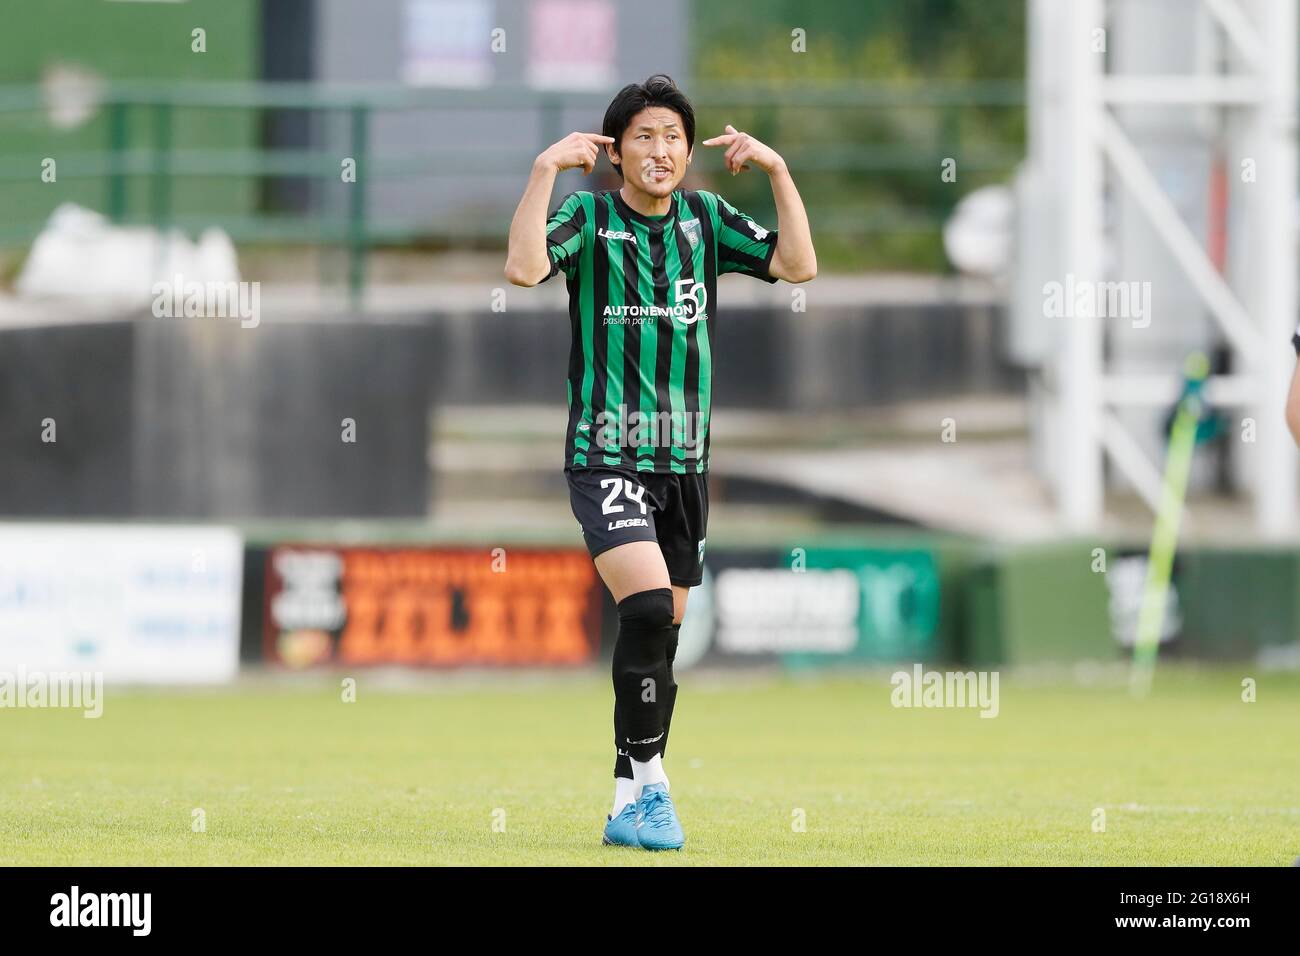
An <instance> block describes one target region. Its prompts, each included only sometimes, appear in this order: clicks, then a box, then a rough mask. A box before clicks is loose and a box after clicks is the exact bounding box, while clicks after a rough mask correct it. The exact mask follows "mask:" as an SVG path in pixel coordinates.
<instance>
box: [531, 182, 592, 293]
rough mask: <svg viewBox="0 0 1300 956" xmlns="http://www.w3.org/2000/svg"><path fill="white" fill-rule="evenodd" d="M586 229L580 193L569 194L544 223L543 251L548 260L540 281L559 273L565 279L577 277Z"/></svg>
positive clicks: (584, 210)
mask: <svg viewBox="0 0 1300 956" xmlns="http://www.w3.org/2000/svg"><path fill="white" fill-rule="evenodd" d="M586 226H587V209H586V206H585V205H583V202H582V194H581V193H570V194H569V195H568V196H566V197H565V198H564V202H562V203H560V208H559V209H557V210H555V212H554V213H552V214H551V218H550V219H548V220H547V222H546V251H547V254H548V255H550V257H551V271H550V272H549V273H547V275H546V276H545V278H543V279H542V281H543V282H545V281H546V280H547V279H550V278H552V277H553V276H556V275H558V274H559V273H561V272H563V273H564V275H565V278H567V279H572V278H573V277H574V276H575V275H577V272H578V259H579V256H580V255H581V253H582V244H583V242H584V241H585V239H584V237H585V236H586V233H587V229H586Z"/></svg>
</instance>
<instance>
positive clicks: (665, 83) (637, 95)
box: [600, 73, 695, 179]
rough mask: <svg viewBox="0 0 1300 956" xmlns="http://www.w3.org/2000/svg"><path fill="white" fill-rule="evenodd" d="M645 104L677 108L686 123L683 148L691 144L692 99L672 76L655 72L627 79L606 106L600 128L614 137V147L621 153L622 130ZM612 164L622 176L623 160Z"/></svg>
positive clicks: (692, 125)
mask: <svg viewBox="0 0 1300 956" xmlns="http://www.w3.org/2000/svg"><path fill="white" fill-rule="evenodd" d="M647 106H662V107H665V108H667V109H670V110H673V111H674V112H676V113H677V115H678V116H680V117H681V118H682V125H683V126H684V127H686V149H687V150H690V149H693V148H694V146H695V107H693V106H691V101H690V100H688V99H687V98H686V94H685V93H683V92H682V91H681V90H679V89H678V88H677V84H676V83H674V82H673V78H672V77H671V76H668V75H667V74H664V73H656V74H655V75H654V76H652V77H650V79H648V80H646V81H645V82H644V83H629V84H628V85H627V86H625V87H623V88H622V89H621V90H619V91H618V95H617V96H615V97H614V100H613V102H612V103H610V104H609V109H607V110H605V122H604V123H603V124H602V125H601V129H600V132H601V134H602V135H604V136H610V137H613V139H614V144H613V145H614V149H615V150H617V151H619V152H620V154H621V152H622V148H623V134H624V133H625V132H627V127H628V124H630V123H631V122H632V117H633V116H636V114H637V113H640V112H641V111H642V110H643V109H645V108H646V107H647ZM612 165H613V167H614V168H615V169H617V170H618V176H619V178H620V179H622V178H623V165H622V163H613V164H612Z"/></svg>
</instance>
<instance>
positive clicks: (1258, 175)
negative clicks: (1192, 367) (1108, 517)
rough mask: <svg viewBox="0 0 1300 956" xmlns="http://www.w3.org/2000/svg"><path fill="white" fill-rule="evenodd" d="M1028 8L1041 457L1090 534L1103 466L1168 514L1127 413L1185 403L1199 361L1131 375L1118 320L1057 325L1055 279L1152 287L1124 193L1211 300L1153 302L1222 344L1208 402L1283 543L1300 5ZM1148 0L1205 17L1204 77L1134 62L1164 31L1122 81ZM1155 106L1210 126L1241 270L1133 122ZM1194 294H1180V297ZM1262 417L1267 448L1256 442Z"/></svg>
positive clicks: (1186, 277)
mask: <svg viewBox="0 0 1300 956" xmlns="http://www.w3.org/2000/svg"><path fill="white" fill-rule="evenodd" d="M1028 2H1029V44H1030V48H1029V158H1028V161H1027V164H1026V170H1025V171H1024V172H1023V173H1022V179H1021V183H1020V195H1021V198H1022V205H1023V206H1024V207H1025V208H1024V209H1023V210H1022V214H1021V220H1022V228H1021V235H1020V238H1021V253H1020V256H1019V259H1020V276H1019V280H1018V290H1017V301H1016V304H1015V309H1014V311H1015V316H1014V317H1013V328H1012V341H1013V346H1012V347H1013V349H1018V351H1019V353H1020V354H1019V357H1021V358H1022V359H1029V360H1031V361H1041V362H1042V372H1043V374H1042V379H1041V392H1042V399H1043V400H1042V402H1041V404H1040V408H1039V412H1040V414H1041V415H1042V420H1041V422H1040V429H1039V430H1040V438H1041V440H1040V446H1042V447H1040V448H1039V449H1038V452H1039V456H1040V461H1041V462H1042V463H1043V465H1044V466H1045V468H1046V470H1047V471H1048V473H1049V475H1050V478H1051V483H1052V485H1053V486H1054V488H1055V490H1056V493H1057V501H1058V504H1059V509H1060V513H1061V517H1062V519H1063V521H1064V523H1065V524H1066V525H1067V526H1068V527H1069V528H1070V529H1072V530H1074V531H1079V532H1084V531H1089V530H1093V529H1095V528H1096V527H1097V525H1098V523H1099V521H1100V519H1101V517H1102V514H1103V507H1104V495H1105V489H1104V481H1103V474H1104V472H1103V467H1102V463H1103V456H1104V455H1108V456H1109V458H1110V460H1111V462H1112V463H1113V465H1114V467H1115V469H1116V471H1117V473H1118V474H1119V475H1121V476H1122V477H1123V478H1124V479H1126V480H1127V481H1128V482H1129V483H1131V484H1132V486H1133V487H1134V488H1135V490H1136V491H1137V492H1138V493H1139V494H1140V495H1141V496H1142V497H1143V498H1144V499H1145V500H1146V501H1147V502H1148V503H1149V504H1151V505H1152V507H1153V508H1154V506H1155V504H1156V502H1157V501H1158V499H1159V494H1160V471H1161V462H1160V460H1159V458H1158V457H1155V456H1153V455H1152V453H1151V449H1150V447H1147V448H1144V447H1143V443H1142V442H1141V441H1139V440H1138V439H1136V438H1135V437H1134V435H1133V434H1132V431H1131V429H1129V428H1127V427H1126V425H1125V422H1124V420H1123V419H1124V416H1125V414H1127V413H1129V412H1132V411H1133V410H1136V409H1147V410H1148V412H1149V413H1153V412H1154V410H1156V409H1166V408H1168V407H1170V406H1172V404H1173V403H1174V402H1175V401H1176V399H1177V396H1178V393H1179V389H1180V386H1181V372H1182V369H1181V365H1182V362H1181V359H1182V357H1183V355H1182V354H1179V353H1180V351H1183V350H1181V349H1179V348H1177V347H1167V348H1165V353H1166V354H1165V355H1164V356H1163V358H1166V359H1167V360H1168V361H1167V362H1165V363H1162V364H1161V365H1160V367H1159V370H1158V371H1151V370H1150V369H1148V370H1146V371H1141V370H1137V369H1135V368H1134V367H1132V366H1131V365H1130V366H1129V367H1124V366H1123V365H1122V364H1117V363H1116V362H1115V352H1116V349H1115V348H1114V347H1113V343H1114V340H1115V327H1114V326H1111V327H1109V328H1108V327H1107V324H1106V323H1113V322H1115V319H1114V318H1113V317H1110V316H1099V317H1086V316H1079V315H1074V316H1072V317H1070V318H1046V317H1045V311H1044V308H1043V301H1044V295H1045V293H1044V290H1043V280H1044V278H1045V277H1052V278H1054V279H1055V280H1056V281H1058V282H1061V283H1063V284H1064V283H1065V282H1066V281H1067V277H1073V278H1074V279H1076V280H1078V281H1081V282H1085V283H1097V284H1101V283H1106V282H1110V281H1115V280H1137V279H1141V278H1143V276H1141V275H1137V276H1134V275H1125V274H1122V273H1123V272H1124V271H1125V265H1126V263H1125V261H1123V259H1124V256H1123V252H1124V250H1123V249H1122V248H1120V247H1119V246H1117V244H1116V243H1115V242H1114V241H1113V236H1112V235H1111V233H1112V232H1113V225H1114V219H1115V207H1116V203H1117V199H1119V198H1122V199H1123V201H1124V203H1125V205H1126V207H1127V208H1129V209H1132V210H1136V211H1138V212H1140V214H1141V216H1142V218H1143V219H1144V221H1145V224H1144V227H1143V228H1144V229H1145V230H1146V231H1145V232H1144V236H1145V235H1149V236H1150V238H1151V241H1152V242H1154V243H1158V244H1159V245H1160V246H1161V247H1162V252H1161V254H1162V255H1163V256H1164V257H1165V260H1166V261H1167V262H1170V263H1174V264H1176V267H1175V266H1173V265H1171V266H1170V274H1169V276H1168V278H1170V279H1172V280H1173V282H1174V283H1176V284H1177V285H1178V286H1179V287H1180V288H1179V289H1178V290H1177V291H1178V292H1179V293H1180V294H1181V295H1182V296H1183V297H1184V298H1185V299H1187V300H1191V301H1193V302H1194V303H1195V305H1196V308H1195V309H1193V310H1185V309H1183V308H1181V307H1179V308H1166V309H1165V310H1164V311H1162V310H1161V305H1160V300H1159V296H1153V300H1154V301H1153V302H1152V303H1149V305H1150V306H1151V311H1152V321H1153V323H1177V322H1180V321H1192V320H1193V319H1194V320H1195V321H1197V322H1201V323H1202V324H1203V325H1205V328H1204V331H1203V332H1201V333H1197V332H1194V333H1193V334H1194V335H1196V336H1198V337H1199V338H1200V340H1201V345H1202V346H1205V345H1209V344H1210V343H1211V341H1212V340H1215V339H1221V340H1222V341H1223V342H1225V343H1226V345H1227V346H1228V348H1229V349H1230V351H1231V355H1232V363H1231V364H1232V371H1231V373H1230V374H1226V375H1217V376H1214V377H1212V378H1211V379H1210V381H1209V383H1208V384H1207V386H1206V394H1207V397H1208V398H1209V399H1210V401H1211V402H1212V403H1213V404H1215V405H1217V406H1218V407H1220V408H1222V409H1225V410H1229V411H1231V412H1233V415H1232V416H1231V421H1232V422H1233V426H1234V430H1235V434H1234V435H1233V438H1234V440H1236V441H1237V442H1239V448H1240V455H1239V458H1240V460H1241V464H1242V479H1243V482H1244V484H1246V485H1247V486H1248V487H1249V488H1250V489H1251V491H1252V493H1253V496H1254V505H1255V518H1256V524H1257V528H1258V530H1259V531H1260V532H1261V533H1263V534H1264V535H1266V536H1278V535H1284V534H1288V533H1291V532H1293V531H1294V528H1295V519H1296V504H1297V487H1296V477H1297V469H1296V465H1297V455H1296V449H1295V445H1294V442H1293V441H1292V439H1291V437H1290V435H1289V433H1288V432H1287V429H1286V425H1285V416H1284V403H1285V396H1286V392H1287V386H1288V384H1289V382H1290V376H1291V370H1292V368H1293V366H1294V361H1295V359H1294V353H1293V352H1292V351H1291V350H1290V346H1289V340H1290V336H1291V333H1292V331H1293V330H1294V329H1295V327H1296V323H1297V319H1298V318H1300V314H1298V311H1297V274H1298V272H1300V258H1298V257H1297V248H1298V244H1297V220H1298V217H1297V204H1298V196H1297V186H1298V183H1300V177H1298V171H1297V157H1296V123H1297V97H1296V90H1297V83H1298V82H1300V78H1298V77H1297V72H1296V62H1297V55H1296V47H1297V19H1296V8H1297V0H1183V2H1179V3H1174V4H1171V3H1167V2H1166V3H1163V4H1161V3H1160V0H1028ZM1147 2H1151V3H1152V6H1153V7H1157V8H1158V9H1157V11H1156V12H1157V13H1158V14H1159V15H1160V16H1163V17H1166V18H1167V17H1169V16H1176V17H1188V18H1195V19H1196V20H1197V21H1198V22H1199V23H1200V24H1202V25H1203V26H1204V27H1205V28H1206V29H1208V31H1210V32H1212V33H1213V39H1214V41H1215V43H1216V45H1217V47H1216V48H1217V49H1218V50H1220V51H1221V53H1220V55H1217V56H1199V57H1196V58H1195V63H1194V67H1195V68H1194V69H1193V71H1192V72H1179V73H1170V72H1167V71H1161V70H1160V69H1159V68H1158V67H1157V68H1156V69H1154V70H1152V69H1151V68H1150V67H1149V66H1148V67H1147V68H1146V69H1145V70H1144V69H1134V68H1133V65H1134V64H1133V61H1134V59H1141V54H1142V52H1143V50H1145V49H1148V47H1144V46H1143V45H1142V44H1143V42H1144V41H1145V42H1146V43H1148V44H1149V45H1150V48H1158V47H1159V44H1160V40H1161V37H1160V36H1159V35H1158V33H1157V34H1152V35H1149V36H1147V37H1146V38H1143V39H1139V38H1135V37H1126V39H1127V40H1130V41H1134V42H1129V43H1128V45H1127V46H1125V48H1124V49H1125V52H1126V54H1127V60H1128V68H1127V69H1125V70H1124V71H1123V72H1116V71H1115V69H1114V65H1113V64H1114V56H1113V44H1114V41H1115V37H1113V36H1112V35H1111V33H1112V31H1113V30H1114V29H1116V26H1115V25H1116V24H1117V23H1122V22H1124V19H1123V18H1122V17H1117V14H1131V13H1133V12H1134V10H1135V7H1127V8H1126V9H1121V8H1123V7H1125V6H1126V5H1128V4H1133V5H1137V4H1142V3H1147ZM1151 20H1152V18H1151V17H1150V16H1148V17H1147V20H1146V22H1145V24H1144V25H1145V27H1147V28H1150V27H1151V26H1152V22H1151ZM1130 22H1131V21H1130ZM1187 22H1188V21H1180V22H1179V23H1178V26H1186V24H1187ZM1157 26H1158V24H1157ZM1201 32H1205V30H1202V31H1201ZM1166 42H1168V40H1167V39H1166ZM1108 47H1111V48H1112V49H1111V50H1110V51H1108V49H1107V48H1108ZM1135 51H1136V54H1135ZM1142 109H1158V110H1163V111H1166V113H1168V111H1175V110H1193V111H1196V110H1199V111H1201V112H1202V115H1204V116H1208V117H1211V121H1212V122H1213V124H1214V126H1215V130H1214V136H1215V140H1216V142H1217V143H1219V144H1220V148H1221V151H1222V158H1223V160H1224V162H1223V169H1225V170H1226V176H1225V177H1223V178H1224V179H1225V180H1226V185H1227V190H1228V192H1227V196H1228V201H1227V205H1228V208H1229V209H1230V211H1231V218H1230V227H1229V228H1228V235H1229V236H1230V239H1229V244H1230V246H1231V250H1230V251H1231V254H1230V255H1229V256H1227V257H1226V261H1215V258H1214V257H1212V256H1211V254H1210V252H1209V251H1207V248H1206V244H1205V242H1204V240H1203V237H1202V236H1201V235H1198V230H1197V229H1194V228H1193V227H1192V226H1191V225H1189V223H1188V221H1187V218H1186V216H1185V215H1183V214H1182V213H1180V210H1179V204H1178V203H1177V202H1175V201H1174V200H1173V199H1172V198H1171V196H1170V194H1169V189H1168V179H1169V178H1170V177H1169V176H1168V175H1164V176H1163V177H1162V176H1161V175H1157V172H1156V171H1153V167H1152V165H1151V164H1150V163H1149V162H1148V160H1147V157H1146V156H1145V155H1144V153H1143V151H1142V149H1140V148H1139V146H1138V145H1136V143H1135V140H1134V138H1133V136H1132V135H1131V133H1130V129H1129V128H1128V127H1126V123H1125V120H1124V116H1125V115H1129V116H1133V115H1137V112H1138V111H1140V110H1142ZM1165 172H1166V173H1167V172H1168V171H1167V170H1165ZM1108 197H1109V202H1108ZM1199 231H1201V232H1203V231H1204V230H1199ZM1129 248H1130V250H1131V249H1132V243H1130V244H1129ZM1117 250H1118V252H1119V253H1120V255H1116V252H1117ZM1143 261H1144V262H1145V261H1146V260H1143ZM1130 266H1131V263H1130ZM1117 273H1118V274H1117ZM1167 287H1168V284H1166V291H1167ZM1177 299H1178V296H1172V297H1171V296H1168V295H1166V296H1165V300H1166V302H1169V301H1176V300H1177ZM1035 313H1036V314H1035ZM1191 313H1195V315H1194V316H1193V315H1192V314H1191ZM1205 316H1208V317H1209V319H1210V320H1211V323H1210V324H1208V325H1207V324H1205V322H1204V317H1205ZM1165 328H1168V326H1165ZM1108 334H1109V335H1110V341H1111V342H1112V348H1111V349H1109V350H1107V349H1106V347H1105V346H1106V342H1107V336H1108ZM1206 339H1208V340H1209V341H1206ZM1146 341H1147V342H1152V341H1158V339H1147V340H1146ZM1184 354H1185V353H1184ZM1036 387H1038V386H1036ZM1248 418H1249V419H1253V422H1254V428H1255V436H1254V438H1255V440H1254V441H1253V442H1251V441H1249V440H1248V439H1246V440H1243V434H1244V433H1243V421H1244V420H1245V419H1248ZM1147 444H1148V446H1149V445H1150V442H1148V443H1147Z"/></svg>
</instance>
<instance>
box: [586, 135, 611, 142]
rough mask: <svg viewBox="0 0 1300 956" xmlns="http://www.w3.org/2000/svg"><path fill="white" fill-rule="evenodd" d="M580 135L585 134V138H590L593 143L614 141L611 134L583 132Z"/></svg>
mask: <svg viewBox="0 0 1300 956" xmlns="http://www.w3.org/2000/svg"><path fill="white" fill-rule="evenodd" d="M582 135H583V136H585V137H586V138H587V139H589V140H591V141H592V142H593V143H612V142H614V137H613V136H602V135H601V134H600V133H583V134H582Z"/></svg>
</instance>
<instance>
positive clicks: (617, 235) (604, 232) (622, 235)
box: [596, 229, 636, 246]
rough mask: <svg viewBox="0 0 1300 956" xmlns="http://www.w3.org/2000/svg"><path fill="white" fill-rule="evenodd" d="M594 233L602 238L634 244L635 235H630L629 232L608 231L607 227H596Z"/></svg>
mask: <svg viewBox="0 0 1300 956" xmlns="http://www.w3.org/2000/svg"><path fill="white" fill-rule="evenodd" d="M596 235H598V236H600V238H602V239H620V240H622V241H623V242H630V243H632V245H634V246H635V245H636V236H634V235H632V233H630V232H610V231H609V230H608V229H597V230H596Z"/></svg>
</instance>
